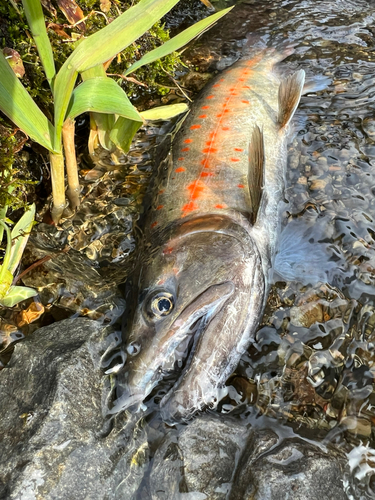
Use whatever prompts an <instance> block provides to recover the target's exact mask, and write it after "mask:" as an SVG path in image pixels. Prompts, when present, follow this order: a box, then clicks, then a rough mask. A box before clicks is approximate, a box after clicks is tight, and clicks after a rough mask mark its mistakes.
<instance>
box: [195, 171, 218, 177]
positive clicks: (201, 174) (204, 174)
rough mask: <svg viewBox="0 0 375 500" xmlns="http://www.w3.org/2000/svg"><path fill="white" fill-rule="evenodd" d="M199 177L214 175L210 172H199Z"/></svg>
mask: <svg viewBox="0 0 375 500" xmlns="http://www.w3.org/2000/svg"><path fill="white" fill-rule="evenodd" d="M199 175H200V176H201V177H213V176H214V175H215V174H214V173H212V172H201V173H200V174H199Z"/></svg>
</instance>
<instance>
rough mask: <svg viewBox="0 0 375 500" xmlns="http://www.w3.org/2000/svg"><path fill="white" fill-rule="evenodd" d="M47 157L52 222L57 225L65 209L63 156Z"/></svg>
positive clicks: (53, 154)
mask: <svg viewBox="0 0 375 500" xmlns="http://www.w3.org/2000/svg"><path fill="white" fill-rule="evenodd" d="M49 157H50V161H51V181H52V196H53V202H52V203H53V204H52V210H51V215H52V220H53V222H54V223H55V224H58V223H59V220H60V217H61V215H62V213H63V210H64V208H65V180H64V156H63V155H62V154H61V153H52V152H50V154H49Z"/></svg>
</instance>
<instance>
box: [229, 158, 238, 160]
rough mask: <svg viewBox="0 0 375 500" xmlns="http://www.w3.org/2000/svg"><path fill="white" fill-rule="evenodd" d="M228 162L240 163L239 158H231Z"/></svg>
mask: <svg viewBox="0 0 375 500" xmlns="http://www.w3.org/2000/svg"><path fill="white" fill-rule="evenodd" d="M230 161H240V159H239V158H231V159H230Z"/></svg>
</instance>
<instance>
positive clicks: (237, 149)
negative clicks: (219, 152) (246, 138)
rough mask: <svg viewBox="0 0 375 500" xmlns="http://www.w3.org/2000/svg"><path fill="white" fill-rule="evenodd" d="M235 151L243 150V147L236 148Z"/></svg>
mask: <svg viewBox="0 0 375 500" xmlns="http://www.w3.org/2000/svg"><path fill="white" fill-rule="evenodd" d="M234 150H235V151H243V149H242V148H234Z"/></svg>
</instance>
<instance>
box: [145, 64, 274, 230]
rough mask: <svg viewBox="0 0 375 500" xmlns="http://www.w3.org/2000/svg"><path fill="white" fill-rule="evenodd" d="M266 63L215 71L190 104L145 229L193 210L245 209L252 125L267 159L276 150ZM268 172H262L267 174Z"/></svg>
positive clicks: (271, 83) (270, 81) (270, 77)
mask: <svg viewBox="0 0 375 500" xmlns="http://www.w3.org/2000/svg"><path fill="white" fill-rule="evenodd" d="M271 67H272V59H270V58H268V59H266V60H262V59H261V58H260V57H259V56H257V57H255V58H253V59H249V60H246V59H245V60H241V61H240V62H239V63H237V65H236V66H235V67H233V68H231V69H228V70H227V71H225V72H223V73H221V74H220V75H219V76H218V77H217V78H216V79H215V81H214V83H213V84H212V85H211V86H210V87H209V89H207V90H206V91H205V92H204V93H203V95H202V96H201V97H200V98H199V99H198V101H197V102H196V103H195V105H194V109H193V111H192V112H191V113H190V115H189V116H188V117H187V119H186V122H185V123H184V126H183V130H182V131H181V132H180V133H179V134H178V136H177V137H176V140H175V143H174V146H173V153H172V157H173V161H172V162H171V164H170V165H169V172H168V178H167V182H166V184H165V185H163V186H162V187H163V189H162V192H161V193H160V194H158V195H157V196H156V198H155V203H154V209H155V212H154V217H153V218H152V220H150V226H151V229H153V228H155V229H156V228H158V229H160V228H161V227H163V226H164V225H166V224H168V223H170V222H171V221H173V220H176V219H178V218H180V217H185V216H187V215H189V214H191V213H192V212H195V211H199V212H200V213H203V212H209V213H212V212H217V211H220V210H223V209H225V208H232V209H234V210H237V211H240V212H244V213H246V212H247V211H248V207H249V193H248V185H247V174H248V168H249V156H248V149H249V141H250V136H251V132H252V130H253V127H254V125H256V124H260V125H261V126H262V128H263V133H264V137H265V149H266V151H267V154H268V155H269V156H268V158H270V160H271V161H272V159H273V158H272V156H274V157H277V156H278V154H280V152H279V151H278V150H277V143H278V142H280V141H279V138H278V137H277V140H276V141H275V139H274V136H275V135H278V133H279V131H278V127H277V126H276V124H275V117H276V111H277V95H278V86H279V79H278V78H277V77H276V76H275V75H273V73H272V71H271ZM264 103H267V108H268V110H269V112H270V113H269V114H270V116H268V117H265V116H264ZM266 118H268V119H266ZM275 142H276V150H275ZM272 152H273V154H272ZM273 174H274V172H273V171H271V170H270V169H267V170H266V175H267V176H270V175H273ZM276 174H277V173H276ZM281 174H282V172H281ZM281 177H282V175H281V176H280V178H281ZM272 181H273V179H272V180H271V182H272ZM266 185H267V179H266ZM176 200H178V201H179V203H176Z"/></svg>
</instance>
